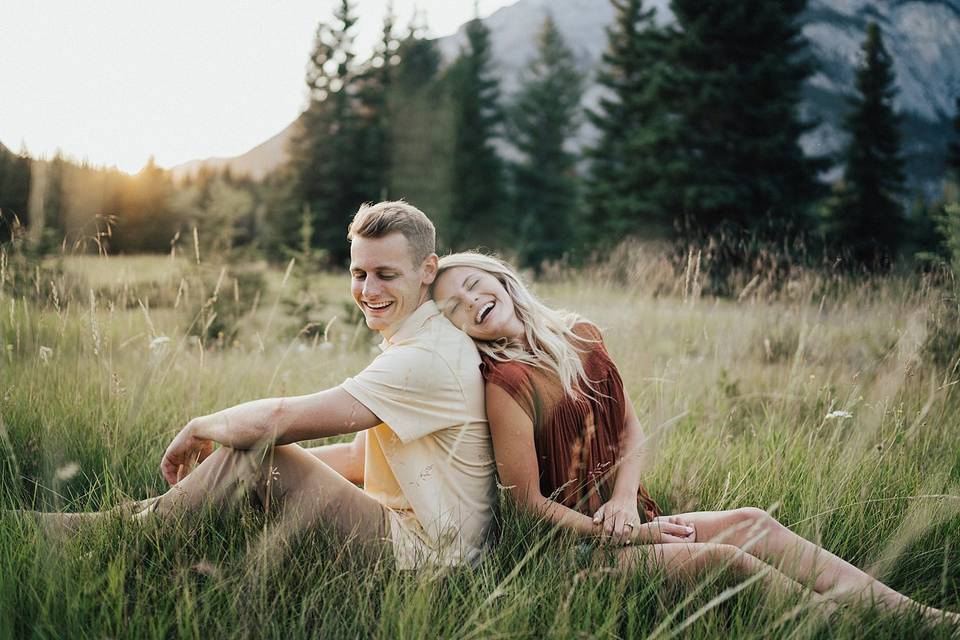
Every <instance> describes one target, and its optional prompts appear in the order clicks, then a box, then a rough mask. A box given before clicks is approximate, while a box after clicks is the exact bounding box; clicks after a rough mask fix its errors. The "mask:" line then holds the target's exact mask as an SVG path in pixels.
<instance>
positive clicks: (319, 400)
mask: <svg viewBox="0 0 960 640" xmlns="http://www.w3.org/2000/svg"><path fill="white" fill-rule="evenodd" d="M378 423H379V419H378V418H377V417H376V416H375V415H373V413H371V412H370V410H369V409H367V408H366V407H364V406H363V405H362V404H360V403H359V402H358V401H357V400H355V399H354V398H353V397H352V396H350V395H349V394H348V393H346V392H345V391H343V390H341V389H339V388H334V389H328V390H326V391H321V392H319V393H313V394H310V395H304V396H292V397H287V398H264V399H262V400H253V401H252V402H244V403H243V404H238V405H236V406H233V407H230V408H228V409H223V410H221V411H217V412H216V413H212V414H210V415H208V416H203V417H202V418H196V419H194V420H191V421H190V424H189V425H188V427H189V428H190V429H191V431H192V435H194V436H196V437H198V438H203V439H207V440H213V441H214V442H219V443H220V444H222V445H224V446H227V447H232V448H234V449H252V448H254V447H258V446H272V445H281V444H291V443H293V442H300V441H301V440H311V439H314V438H326V437H328V436H335V435H341V434H345V433H354V432H356V431H361V430H363V429H367V428H369V427H372V426H375V425H376V424H378Z"/></svg>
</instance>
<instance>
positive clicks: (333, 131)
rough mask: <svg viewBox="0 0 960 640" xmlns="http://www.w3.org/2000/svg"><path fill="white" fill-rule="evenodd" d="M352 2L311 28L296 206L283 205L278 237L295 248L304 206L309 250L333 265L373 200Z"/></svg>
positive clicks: (345, 0) (342, 257) (295, 158)
mask: <svg viewBox="0 0 960 640" xmlns="http://www.w3.org/2000/svg"><path fill="white" fill-rule="evenodd" d="M355 25H356V17H355V15H354V9H353V2H351V0H341V2H340V4H339V6H338V7H337V9H336V11H335V12H334V18H333V20H332V21H331V22H330V23H329V24H327V23H321V24H320V25H319V26H318V27H317V33H316V37H315V39H314V47H313V51H312V53H311V55H310V61H309V63H308V67H307V86H308V88H309V104H308V106H307V109H306V110H305V111H304V113H303V115H302V116H301V119H300V133H299V135H298V136H297V137H296V138H295V139H294V140H293V144H292V147H291V163H292V165H293V171H294V174H295V178H296V188H295V193H296V194H297V196H298V198H299V201H300V203H301V205H300V206H296V207H293V206H291V207H289V208H288V209H287V210H286V211H285V214H286V215H285V216H284V220H283V221H282V222H281V223H280V224H279V225H278V227H279V230H278V233H279V235H281V236H282V237H283V238H284V239H285V240H284V242H285V244H287V245H288V246H290V247H296V246H298V244H299V240H298V233H299V230H300V227H301V224H300V213H301V211H302V205H303V204H306V205H307V206H309V208H310V210H311V211H312V212H313V215H314V216H315V217H314V220H315V224H314V233H315V237H314V246H316V247H319V248H322V249H324V250H326V251H327V252H328V255H329V256H330V258H331V260H332V261H333V263H334V264H340V263H343V262H345V261H346V259H347V258H348V256H349V246H348V245H347V243H346V242H345V241H344V236H345V235H346V229H347V225H348V224H349V221H350V219H351V218H352V216H353V214H354V212H355V211H356V210H357V207H358V206H359V205H360V204H361V203H362V202H365V201H373V200H376V199H377V197H378V196H379V193H378V189H377V188H376V186H371V184H370V182H369V181H368V180H367V178H368V175H369V174H368V173H367V170H366V167H364V166H363V160H364V158H363V154H362V153H358V150H359V149H362V147H363V145H362V140H361V124H360V122H359V113H360V100H359V97H358V94H359V93H360V87H361V82H360V81H359V75H360V74H359V71H360V70H359V69H358V65H357V64H356V62H355V56H354V52H353V40H354V27H355Z"/></svg>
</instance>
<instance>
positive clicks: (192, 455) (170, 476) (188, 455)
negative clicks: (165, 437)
mask: <svg viewBox="0 0 960 640" xmlns="http://www.w3.org/2000/svg"><path fill="white" fill-rule="evenodd" d="M201 419H202V418H195V419H193V420H191V421H190V422H188V423H187V426H185V427H184V428H183V429H181V430H180V433H178V434H177V435H176V436H175V437H174V438H173V440H172V441H171V442H170V446H168V447H167V450H166V451H165V452H164V454H163V459H162V460H161V461H160V473H161V474H163V478H164V480H166V481H167V483H168V484H171V485H174V484H176V483H178V482H180V480H182V479H183V478H184V477H185V476H186V475H187V474H189V473H190V472H191V471H192V470H193V466H194V465H196V464H200V463H201V462H203V461H204V460H206V459H207V456H209V455H210V454H211V453H213V440H208V439H206V438H201V437H198V436H197V435H196V431H197V425H198V424H199V421H200V420H201Z"/></svg>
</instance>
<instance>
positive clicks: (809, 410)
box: [0, 249, 960, 638]
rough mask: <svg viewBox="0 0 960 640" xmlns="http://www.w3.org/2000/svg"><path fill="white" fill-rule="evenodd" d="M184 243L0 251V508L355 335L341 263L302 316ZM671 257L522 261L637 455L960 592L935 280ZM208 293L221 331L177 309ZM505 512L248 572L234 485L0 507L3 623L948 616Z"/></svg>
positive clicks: (950, 409)
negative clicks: (407, 569)
mask: <svg viewBox="0 0 960 640" xmlns="http://www.w3.org/2000/svg"><path fill="white" fill-rule="evenodd" d="M191 258H192V256H191ZM197 262H198V261H197V260H187V259H178V260H170V259H155V260H145V259H142V258H95V259H94V258H85V259H80V260H76V259H73V260H67V261H64V262H63V263H61V264H60V265H59V266H57V267H56V268H54V267H52V266H51V265H49V264H47V265H44V264H31V265H29V266H28V267H26V270H27V271H29V272H22V273H17V274H13V273H12V270H13V269H14V268H15V267H16V268H19V269H21V270H23V269H24V266H23V265H24V263H23V262H21V263H16V261H12V260H9V259H8V260H6V262H5V264H6V267H5V272H4V275H3V277H2V278H0V280H2V282H0V349H2V353H0V361H2V365H0V381H2V386H0V393H2V396H0V508H35V509H55V510H67V511H75V510H76V511H78V510H88V509H103V508H109V507H111V506H113V505H116V504H118V503H119V502H121V501H123V500H124V499H126V498H128V497H134V498H145V497H148V496H152V495H157V494H159V493H160V492H162V491H164V489H165V484H164V483H163V481H162V479H161V477H160V475H159V473H158V470H157V466H158V463H159V460H160V456H161V454H162V452H163V449H164V448H165V446H166V444H167V443H168V441H169V439H170V438H171V437H172V436H173V434H174V433H175V432H176V431H177V430H178V429H179V428H180V427H181V426H182V425H183V424H185V423H186V421H187V420H189V418H190V417H192V416H195V415H198V414H202V413H206V412H210V411H213V410H216V409H218V408H221V407H224V406H227V405H230V404H233V403H237V402H241V401H243V400H247V399H251V398H254V397H263V396H268V395H275V394H296V393H306V392H310V391H312V390H316V389H321V388H325V387H328V386H332V385H336V384H338V383H339V382H340V381H342V379H343V378H345V377H347V376H348V375H351V374H352V373H354V372H356V371H358V370H359V369H361V368H362V367H363V366H365V364H366V363H367V362H368V361H369V360H370V359H371V358H372V352H371V348H372V347H373V345H374V344H375V342H376V340H375V337H374V336H372V335H370V334H369V332H368V331H367V330H366V329H365V328H364V327H362V326H361V325H357V324H356V321H357V318H356V316H355V315H354V316H350V315H349V313H348V311H347V309H349V296H348V293H347V281H346V275H345V274H318V275H316V276H315V277H314V278H313V282H314V285H315V291H317V292H319V294H318V295H320V297H321V298H322V299H323V301H324V303H325V306H324V311H323V313H325V314H326V320H327V322H326V331H325V333H324V334H322V335H313V336H312V337H309V338H306V337H305V334H304V333H303V332H300V331H299V330H300V329H301V327H298V326H297V320H296V314H293V315H288V314H287V313H286V311H285V306H284V305H282V304H280V301H281V300H282V299H283V297H284V296H285V295H287V294H288V291H287V290H288V289H289V288H290V287H291V282H290V278H291V274H290V273H289V272H285V271H284V270H274V269H270V268H268V267H266V266H265V265H252V266H251V265H246V266H244V268H243V269H238V267H236V266H235V265H226V264H225V265H219V264H207V263H206V262H201V264H199V265H198V264H197ZM17 264H19V266H17ZM689 265H690V269H688V270H686V271H684V272H677V271H676V270H675V269H674V268H672V267H671V266H670V264H669V262H668V261H666V260H665V259H664V258H662V256H661V255H660V254H658V253H656V252H652V253H651V252H649V251H648V250H646V249H642V250H641V249H633V250H629V251H624V252H622V253H621V254H618V255H617V256H615V259H612V260H611V261H610V262H608V263H607V264H605V265H602V266H599V267H595V268H592V269H590V270H587V271H580V272H562V273H559V272H558V273H553V274H547V275H548V278H547V279H545V280H543V281H541V282H539V283H537V285H536V287H535V288H536V290H537V292H538V293H539V294H540V295H542V296H543V297H544V298H545V299H546V300H547V301H548V302H549V303H550V304H553V305H556V306H561V307H565V308H569V309H575V310H577V311H579V312H581V313H582V314H584V315H586V316H587V317H589V318H591V319H592V320H593V321H594V322H596V323H597V324H598V325H600V326H601V327H602V328H603V329H604V332H605V337H606V341H607V344H608V347H609V349H610V352H611V353H612V355H613V357H614V359H615V360H616V361H617V362H618V364H619V366H620V369H621V373H622V374H623V377H624V380H625V381H626V385H627V391H628V394H629V395H630V397H631V398H632V400H633V402H634V403H635V406H636V408H637V411H638V413H639V415H640V416H641V417H642V419H643V421H644V424H645V428H646V430H647V433H648V434H649V436H650V447H649V448H650V456H649V460H648V468H647V469H646V471H645V474H644V481H645V483H646V485H647V486H648V488H649V490H650V492H651V493H652V494H653V495H654V496H655V497H656V498H657V500H658V501H659V502H660V504H661V506H663V507H664V508H665V509H666V510H667V511H668V512H681V511H686V510H692V509H698V510H712V509H727V508H735V507H740V506H759V507H763V508H769V509H772V510H774V511H775V514H776V516H777V517H778V518H779V519H780V520H781V521H782V522H784V523H785V524H787V525H789V526H791V527H792V528H793V529H794V530H795V531H797V532H798V533H801V534H803V535H805V536H807V537H808V538H810V539H813V540H816V541H817V542H819V543H820V544H822V545H823V546H825V547H826V548H828V549H830V550H831V551H833V552H835V553H837V554H838V555H840V556H841V557H844V558H846V559H848V560H850V561H852V562H855V563H857V564H858V565H860V566H862V567H866V568H868V569H869V570H871V571H873V572H874V573H875V575H877V576H878V577H880V578H882V579H884V580H885V581H887V582H888V583H889V584H890V585H891V586H893V587H894V588H897V589H899V590H901V591H903V592H905V593H907V594H908V595H910V596H911V597H914V598H915V599H917V600H919V601H921V602H924V603H927V604H930V605H933V606H944V607H947V608H950V609H958V608H960V539H958V538H960V536H958V534H960V517H958V514H960V490H958V484H960V401H958V395H957V393H958V392H957V386H958V385H957V384H956V382H957V380H958V378H957V375H958V374H957V372H956V370H955V368H954V365H955V362H956V354H950V355H945V354H944V353H943V352H944V349H946V348H949V345H950V344H952V343H951V341H950V340H949V335H947V338H948V339H946V340H945V339H944V336H943V335H942V334H943V332H944V331H946V332H948V334H949V331H951V330H952V331H956V328H954V327H951V326H949V325H945V324H944V322H943V316H942V314H939V311H938V310H939V309H940V307H939V306H938V305H939V304H940V301H941V299H942V298H941V295H940V294H941V293H942V292H941V291H939V290H938V289H937V288H936V287H934V286H932V285H931V284H930V282H928V281H924V280H923V279H921V278H919V277H917V276H910V275H900V276H886V277H874V278H871V279H849V278H845V277H842V276H836V275H829V276H825V275H823V274H820V273H814V272H805V273H803V272H801V273H796V274H794V275H793V276H792V277H793V280H792V281H790V282H780V283H778V284H777V286H771V285H770V284H769V283H766V282H764V279H763V274H760V275H759V276H756V274H754V275H751V274H746V275H745V276H744V275H743V274H740V276H738V277H740V278H741V279H740V280H739V281H738V288H739V289H740V291H741V293H740V295H737V296H734V297H731V298H726V299H714V298H711V297H709V296H705V295H703V293H702V292H703V291H704V288H703V287H702V286H700V284H701V282H700V281H699V279H701V278H703V277H704V275H703V271H702V269H704V268H706V267H697V265H696V264H695V262H693V261H691V262H690V263H689ZM298 268H299V267H298V266H297V265H294V266H293V267H292V269H293V270H294V275H296V274H295V270H296V269H298ZM244 270H245V272H249V271H250V270H254V271H258V272H259V275H258V277H256V278H247V279H246V280H244V279H243V275H242V274H241V273H240V272H241V271H244ZM14 276H16V278H15V277H14ZM751 282H752V283H753V284H751ZM24 283H27V284H26V286H25V284H24ZM241 283H247V284H249V285H250V286H249V287H246V288H244V286H245V285H243V286H242V285H241ZM741 285H742V286H741ZM224 300H232V305H233V307H232V310H231V311H230V312H229V316H230V317H229V323H230V324H229V329H230V331H231V334H230V335H231V338H230V339H229V340H225V339H219V340H218V339H217V338H218V336H217V335H210V334H209V333H205V332H202V331H201V332H198V331H196V327H197V324H198V323H203V322H205V320H204V318H208V317H209V314H210V313H212V312H216V311H217V310H219V309H220V308H221V307H220V306H218V305H220V304H222V303H223V301H224ZM211 310H213V311H211ZM204 314H207V315H204ZM333 316H338V317H339V319H338V320H335V321H333V322H332V323H331V322H329V320H330V319H331V318H333ZM211 326H213V325H212V324H211ZM931 345H933V346H931ZM943 345H947V347H944V346H943ZM932 349H935V350H936V352H933V351H931V350H932ZM501 520H502V523H501V526H502V533H501V539H500V542H499V544H498V546H497V548H496V550H495V552H494V553H493V554H492V555H491V556H490V557H489V558H487V559H486V560H484V561H483V562H482V563H481V564H480V566H479V567H476V568H474V569H465V568H462V569H457V570H454V571H449V572H431V571H424V572H420V573H404V572H397V571H396V570H394V569H393V568H391V567H390V566H388V565H387V564H385V563H381V564H373V565H371V564H369V563H367V562H364V561H362V560H360V559H358V558H354V557H352V556H351V555H350V554H349V553H344V550H343V549H341V548H340V546H339V545H338V544H337V542H336V540H334V539H332V538H331V537H330V536H329V535H328V534H327V533H326V532H325V531H323V530H318V531H316V532H314V533H312V534H311V535H310V536H309V537H308V539H306V540H304V541H303V542H302V543H301V544H299V545H298V546H297V547H296V549H295V550H293V552H292V553H291V554H289V555H288V557H287V558H286V560H285V561H284V564H283V565H282V567H281V568H280V570H279V571H276V572H274V573H272V574H270V575H264V576H260V577H259V578H258V579H256V580H254V581H252V582H251V581H250V576H249V575H248V574H247V573H246V571H245V568H244V565H243V558H244V552H245V549H246V545H247V544H248V542H249V541H250V540H252V539H253V537H254V536H255V535H256V533H257V531H258V529H259V528H260V527H261V526H262V525H263V520H262V517H261V516H260V515H259V514H257V513H255V512H253V511H249V510H240V511H238V512H231V513H225V514H213V513H211V514H207V515H206V516H205V517H203V518H201V519H199V520H198V521H197V522H196V523H191V524H189V525H188V524H184V525H183V526H176V525H172V524H169V525H159V526H154V527H147V528H141V527H138V526H135V525H133V524H131V523H129V522H125V521H122V520H119V519H118V520H117V521H114V522H110V523H107V524H104V525H103V526H99V527H97V528H95V529H93V530H92V531H91V532H90V533H89V534H88V535H85V536H83V537H82V538H78V539H76V540H73V541H71V542H68V543H58V542H55V541H52V540H50V539H48V538H46V537H45V536H44V535H42V533H41V532H40V531H38V530H37V529H36V527H34V526H33V525H31V524H30V523H29V522H24V521H23V520H21V519H19V518H16V517H12V516H10V515H7V516H4V517H2V519H0V638H5V637H9V638H14V637H16V638H19V637H36V638H47V637H97V638H100V637H136V638H167V637H196V638H200V637H224V636H231V637H241V638H245V637H278V638H297V637H307V636H317V635H319V636H322V637H368V636H373V637H390V638H393V637H465V638H489V637H558V638H574V637H591V638H593V637H596V638H601V637H625V638H634V637H648V636H649V637H658V638H669V637H678V636H682V637H715V636H721V635H722V636H731V637H772V636H791V637H864V636H873V637H930V636H931V635H934V636H937V635H939V636H942V637H947V636H948V630H947V629H945V628H944V629H936V630H931V629H930V628H928V627H924V626H922V625H920V623H919V620H918V618H917V617H916V616H914V615H912V614H907V613H905V614H904V615H902V616H890V615H882V614H881V613H880V612H878V611H877V610H874V609H871V608H861V609H846V610H843V611H842V612H840V613H839V614H837V615H834V616H832V617H831V618H830V619H824V618H822V616H820V615H819V614H817V613H816V612H815V611H811V610H809V608H808V607H806V606H805V602H804V600H803V599H802V598H793V599H783V598H780V597H777V596H775V595H773V594H769V593H766V592H765V591H764V590H763V589H762V588H760V587H759V584H745V583H743V582H742V577H738V576H735V575H729V574H727V573H724V572H721V573H719V574H717V575H714V576H711V577H710V578H709V579H706V580H704V581H703V582H702V583H700V584H696V585H678V584H672V583H669V582H667V581H666V580H665V579H664V577H663V576H661V575H658V574H657V573H655V572H650V571H648V570H646V569H638V570H636V571H634V572H631V573H627V574H624V573H622V572H616V571H613V570H612V568H613V567H614V566H615V557H614V553H613V552H608V551H606V550H603V549H599V550H597V551H594V552H592V553H591V552H589V551H588V549H587V548H586V547H585V546H584V545H582V544H581V543H580V542H579V541H576V540H573V539H571V538H570V537H568V536H566V535H562V534H558V532H555V531H551V530H550V529H548V528H547V527H545V526H544V525H542V524H541V523H536V522H531V521H530V520H529V519H527V518H524V517H523V516H522V515H520V514H517V513H515V512H514V511H513V509H512V508H511V507H510V505H509V504H507V503H504V509H503V514H502V518H501Z"/></svg>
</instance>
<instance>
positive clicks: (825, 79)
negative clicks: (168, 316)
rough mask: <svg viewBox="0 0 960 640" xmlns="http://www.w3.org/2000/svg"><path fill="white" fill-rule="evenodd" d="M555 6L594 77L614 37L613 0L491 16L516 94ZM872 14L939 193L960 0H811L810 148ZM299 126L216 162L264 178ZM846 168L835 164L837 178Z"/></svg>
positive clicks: (826, 122) (807, 30) (449, 42)
mask: <svg viewBox="0 0 960 640" xmlns="http://www.w3.org/2000/svg"><path fill="white" fill-rule="evenodd" d="M771 1H773V2H775V1H776V0H771ZM668 5H669V0H652V1H648V3H647V6H654V7H656V8H657V15H658V20H659V21H660V22H661V23H667V22H670V21H672V20H673V16H672V15H671V14H670V11H669V8H668ZM548 12H549V13H550V14H552V16H553V18H554V20H555V21H556V23H557V26H558V27H559V29H560V31H561V33H563V35H564V37H565V38H566V40H567V42H568V44H569V45H570V46H571V48H572V49H573V50H574V52H575V53H576V55H577V58H578V62H579V64H580V66H581V68H582V70H583V71H584V72H585V73H587V74H590V75H592V74H593V72H594V71H595V70H596V68H597V66H598V64H599V62H600V57H601V55H602V53H603V50H604V48H605V47H606V43H607V39H606V32H605V29H606V27H607V26H608V25H609V24H611V23H612V21H613V17H614V9H613V6H612V5H611V3H610V2H609V0H519V1H518V2H516V3H515V4H513V5H510V6H508V7H504V8H502V9H500V10H499V11H497V12H496V13H494V14H493V15H491V16H489V17H488V18H486V19H485V20H484V22H485V23H486V25H487V26H488V27H489V28H490V31H491V35H492V37H491V39H492V48H493V55H494V61H495V66H496V69H497V72H498V74H499V76H500V78H501V87H502V89H503V94H504V96H505V97H506V98H509V97H510V96H511V95H512V94H513V93H514V92H515V91H516V89H517V85H518V79H519V73H520V71H521V70H522V69H523V68H524V67H525V66H526V64H527V61H528V60H529V59H530V57H531V56H532V55H533V53H534V49H535V47H536V42H535V38H534V34H535V33H537V31H538V30H539V28H540V25H541V24H542V23H543V19H544V17H545V16H546V15H547V13H548ZM870 21H876V22H877V23H878V24H879V25H880V28H881V30H882V32H883V36H884V41H885V43H886V45H887V48H888V50H889V51H890V53H891V54H892V56H893V58H894V63H895V70H896V74H897V83H898V86H899V89H900V93H899V95H898V97H897V101H896V105H897V108H898V109H899V110H900V111H901V113H902V114H903V116H904V122H903V131H904V152H905V155H906V156H907V158H908V165H907V173H908V175H909V176H910V179H911V182H912V184H914V185H918V186H921V187H923V188H924V189H925V190H926V191H928V192H934V191H936V190H938V189H939V182H940V177H941V176H942V175H943V167H944V153H945V151H944V146H945V142H944V141H945V140H946V139H948V138H949V136H951V135H952V129H951V122H950V119H951V117H952V115H953V108H954V99H955V97H956V96H960V0H811V1H810V5H809V7H808V9H807V12H806V15H805V16H804V25H805V26H804V29H803V32H804V35H805V36H806V37H807V39H808V40H809V43H810V51H811V53H812V54H813V56H814V57H815V59H816V60H817V62H818V64H819V70H818V71H817V73H816V74H814V75H813V76H812V77H811V78H810V79H809V81H808V82H807V86H806V91H805V99H804V103H803V105H802V110H803V113H804V115H805V116H806V117H808V118H810V119H812V120H814V121H816V122H820V123H821V124H820V125H819V126H818V127H817V128H816V129H815V130H814V131H812V132H810V133H809V134H808V135H807V136H805V138H804V139H803V140H802V143H803V146H804V148H805V149H806V150H807V151H808V152H810V153H816V154H830V153H835V152H837V151H839V150H840V149H841V148H842V146H843V144H844V142H845V136H844V134H843V132H842V130H841V124H842V120H843V116H844V113H845V112H846V110H847V103H846V97H847V96H849V95H850V94H851V93H852V92H853V90H854V88H853V87H854V85H853V70H854V67H855V66H856V64H857V60H858V56H859V51H860V43H861V42H863V39H864V37H865V32H866V25H867V23H868V22H870ZM465 43H466V32H465V29H464V28H463V27H461V28H460V30H459V31H458V32H457V33H455V34H453V35H451V36H447V37H444V38H440V39H439V40H438V45H439V47H440V51H441V52H442V54H443V56H444V59H445V60H446V61H447V62H450V61H452V60H453V59H454V58H455V57H456V56H457V54H458V52H459V51H460V49H461V47H463V46H464V45H465ZM600 93H601V89H600V88H599V87H598V86H597V85H595V84H593V83H592V82H590V83H589V84H588V88H587V91H586V93H585V95H584V100H583V103H584V106H586V107H588V108H589V107H594V106H595V105H596V104H597V101H598V99H599V96H600ZM291 130H292V125H291V127H288V128H287V129H285V130H284V131H283V132H281V133H279V134H277V136H274V138H271V139H270V140H268V141H267V142H265V143H264V144H263V145H260V146H259V147H257V148H255V149H253V150H251V151H250V152H248V153H247V154H244V155H243V156H240V157H238V158H235V159H212V160H211V161H212V162H219V163H221V164H220V166H223V165H226V164H229V165H230V166H231V169H233V170H234V171H236V172H242V171H243V167H244V166H247V165H250V166H251V167H252V166H256V167H258V170H259V171H260V173H259V174H258V175H262V174H263V172H265V171H268V170H269V169H270V168H272V167H273V166H277V165H278V164H280V163H281V162H283V161H284V160H285V158H286V154H285V151H284V143H285V141H286V139H288V138H289V136H290V135H291ZM593 137H594V132H593V131H592V130H591V129H590V127H589V126H588V125H584V127H583V129H582V131H581V135H580V140H579V142H580V143H581V144H588V143H589V142H590V141H591V140H592V139H593ZM254 159H256V161H254ZM200 162H201V163H202V162H207V161H200ZM188 165H190V166H199V165H198V164H197V163H188ZM186 166H187V165H181V166H180V167H176V168H175V170H176V171H180V170H181V168H182V167H186ZM836 174H837V172H836V171H834V172H833V174H832V175H831V176H829V177H834V176H835V175H836Z"/></svg>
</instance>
